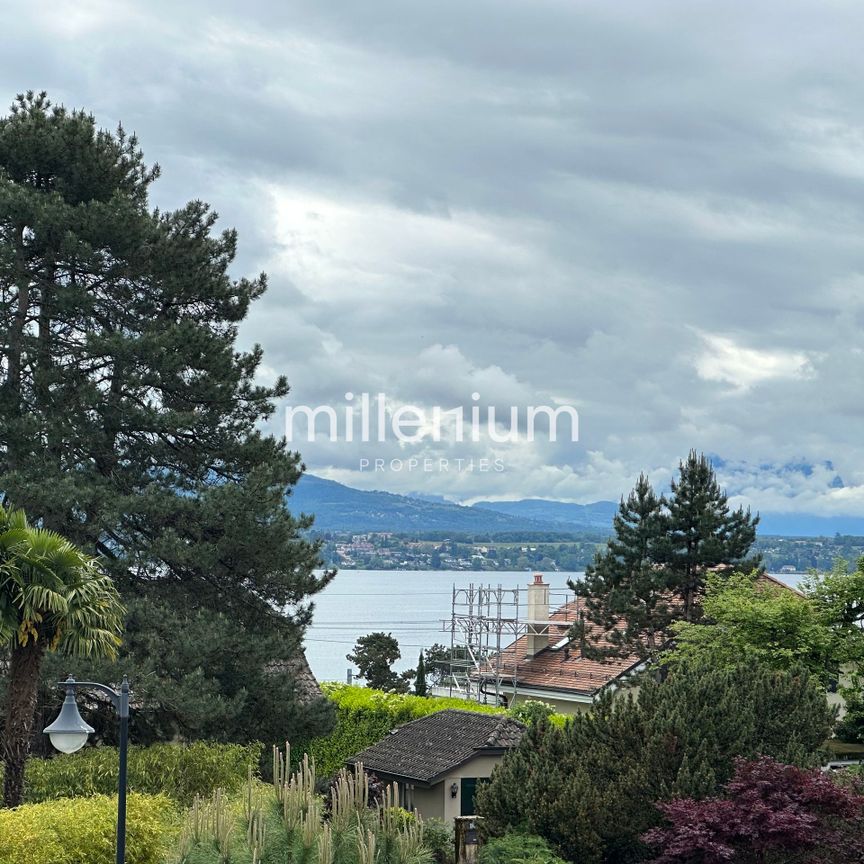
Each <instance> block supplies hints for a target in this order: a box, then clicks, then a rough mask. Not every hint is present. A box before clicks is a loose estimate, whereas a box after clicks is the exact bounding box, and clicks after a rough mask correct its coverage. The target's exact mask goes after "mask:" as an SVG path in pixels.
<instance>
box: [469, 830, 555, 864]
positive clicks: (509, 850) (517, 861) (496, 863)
mask: <svg viewBox="0 0 864 864" xmlns="http://www.w3.org/2000/svg"><path fill="white" fill-rule="evenodd" d="M480 864H566V862H565V861H563V860H562V859H561V858H559V857H558V856H557V855H556V854H555V853H554V852H553V851H552V849H551V848H550V847H549V844H548V843H547V842H546V841H545V840H544V839H543V838H542V837H536V836H534V835H532V834H505V835H504V836H503V837H496V838H494V839H492V840H490V841H489V842H488V843H486V845H485V846H483V847H482V848H481V850H480Z"/></svg>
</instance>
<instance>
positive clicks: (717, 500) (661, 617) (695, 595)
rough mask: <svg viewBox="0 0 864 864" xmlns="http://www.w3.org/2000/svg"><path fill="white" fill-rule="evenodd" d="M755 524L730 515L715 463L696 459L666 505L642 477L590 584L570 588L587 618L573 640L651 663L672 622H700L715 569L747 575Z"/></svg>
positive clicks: (591, 650) (683, 467)
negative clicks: (707, 582) (701, 604)
mask: <svg viewBox="0 0 864 864" xmlns="http://www.w3.org/2000/svg"><path fill="white" fill-rule="evenodd" d="M758 521H759V520H758V517H756V518H753V517H751V516H750V513H749V511H747V512H745V511H744V510H743V509H740V508H739V509H738V510H735V511H731V512H730V510H729V505H728V501H727V497H726V495H725V493H724V492H723V491H722V490H721V489H720V487H719V485H718V484H717V479H716V477H715V475H714V470H713V468H712V467H711V463H710V462H709V461H708V460H707V459H706V458H705V456H704V455H697V454H696V452H695V451H691V453H690V454H689V456H688V457H687V459H686V460H684V461H682V462H681V463H680V465H679V471H678V479H677V480H674V481H673V482H672V493H671V495H670V497H669V498H668V499H666V498H664V497H663V496H659V497H658V496H657V495H656V493H655V492H654V489H653V488H652V486H651V484H650V483H649V481H648V478H647V477H645V476H644V475H641V476H640V477H639V480H638V482H637V483H636V487H635V488H634V489H633V491H632V492H631V493H630V495H629V497H628V498H627V499H626V500H622V501H621V504H620V507H619V509H618V513H617V514H616V515H615V518H614V521H613V529H614V536H613V537H612V538H611V539H610V540H609V541H608V542H607V544H606V548H605V549H604V550H602V551H600V552H598V553H597V555H596V557H595V560H594V563H593V564H591V565H590V566H589V567H587V568H586V570H585V576H584V577H583V578H582V579H580V580H577V581H571V582H570V583H569V584H570V587H571V588H573V590H574V591H575V592H576V593H577V594H578V595H579V596H580V597H583V598H584V599H585V607H586V618H585V620H583V621H582V622H579V623H577V624H576V625H574V627H573V631H572V635H573V638H575V639H578V640H579V641H580V642H581V644H582V650H583V652H584V653H585V655H586V656H589V657H593V658H596V659H604V658H608V657H629V656H632V655H635V656H637V657H641V658H643V659H645V658H654V657H656V656H657V654H658V652H659V651H660V650H661V649H662V648H663V646H664V644H665V643H666V641H667V640H668V636H669V627H670V625H671V624H672V622H673V621H675V620H684V621H694V620H696V619H698V618H699V615H700V608H699V601H700V598H701V595H702V591H703V589H704V586H705V580H706V578H707V576H708V573H709V572H710V569H711V568H713V567H718V566H723V567H725V568H730V567H738V568H739V569H744V570H747V571H749V570H750V569H753V567H755V566H756V565H757V564H758V561H759V558H758V556H756V557H754V558H750V559H748V558H747V555H748V553H749V550H750V548H751V546H752V545H753V542H754V540H755V539H756V525H757V523H758Z"/></svg>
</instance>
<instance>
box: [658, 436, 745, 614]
mask: <svg viewBox="0 0 864 864" xmlns="http://www.w3.org/2000/svg"><path fill="white" fill-rule="evenodd" d="M668 508H669V525H668V530H669V544H668V554H667V557H666V561H665V564H666V567H667V569H668V571H669V575H670V583H671V585H672V587H673V590H674V591H675V593H676V594H677V595H678V597H679V598H680V599H681V602H682V610H681V618H682V619H683V620H684V621H692V620H693V619H694V618H696V617H698V615H699V608H698V601H699V596H700V594H701V592H702V590H703V589H704V587H705V580H706V579H707V577H708V571H709V569H710V568H712V567H718V566H724V567H727V568H729V569H730V570H732V569H735V570H739V571H742V572H745V573H749V572H750V571H751V570H753V569H755V568H756V567H757V566H758V565H759V562H760V560H761V558H760V557H759V556H758V555H757V556H752V557H749V558H748V555H749V553H750V549H751V548H752V546H753V543H754V541H755V540H756V526H757V525H758V524H759V517H758V516H755V517H754V516H751V515H750V510H749V508H748V509H747V510H746V511H745V510H744V508H743V507H739V508H738V509H737V510H734V511H731V512H730V509H729V501H728V498H727V496H726V494H725V492H723V490H722V489H721V488H720V485H719V484H718V483H717V477H716V475H715V473H714V469H713V467H712V466H711V463H710V462H709V461H708V459H707V458H706V456H705V454H704V453H700V454H697V453H696V451H695V450H691V451H690V454H689V455H688V456H687V459H686V460H684V461H682V462H681V464H680V465H679V469H678V479H677V480H673V481H672V494H671V495H670V497H669V502H668Z"/></svg>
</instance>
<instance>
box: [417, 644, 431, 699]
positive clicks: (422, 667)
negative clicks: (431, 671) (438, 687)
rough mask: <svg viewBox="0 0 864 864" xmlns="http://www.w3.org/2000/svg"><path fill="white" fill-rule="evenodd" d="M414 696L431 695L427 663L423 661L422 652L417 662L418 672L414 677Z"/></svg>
mask: <svg viewBox="0 0 864 864" xmlns="http://www.w3.org/2000/svg"><path fill="white" fill-rule="evenodd" d="M414 695H415V696H428V695H429V687H428V686H427V684H426V661H425V660H424V659H423V652H422V651H421V652H420V657H419V659H418V660H417V672H416V674H415V677H414Z"/></svg>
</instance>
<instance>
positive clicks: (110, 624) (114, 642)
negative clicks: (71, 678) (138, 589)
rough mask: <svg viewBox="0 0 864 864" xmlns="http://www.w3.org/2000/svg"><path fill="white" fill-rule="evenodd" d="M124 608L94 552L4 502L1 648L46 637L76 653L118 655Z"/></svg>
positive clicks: (0, 571)
mask: <svg viewBox="0 0 864 864" xmlns="http://www.w3.org/2000/svg"><path fill="white" fill-rule="evenodd" d="M123 613H124V610H123V606H122V605H121V603H120V598H119V596H118V594H117V589H116V588H115V586H114V584H113V583H112V581H111V579H110V578H109V577H108V576H106V575H105V573H103V572H102V570H101V568H100V566H99V562H98V561H97V560H96V559H95V558H93V557H91V556H90V555H86V554H84V553H83V552H82V551H81V550H80V549H77V548H76V547H75V546H74V545H73V544H72V543H70V542H69V541H68V540H66V539H65V538H64V537H61V536H60V535H59V534H57V533H56V532H54V531H48V530H46V529H44V528H33V527H31V525H30V523H29V522H28V520H27V516H26V515H25V513H24V511H23V510H12V509H10V508H8V507H0V648H2V647H11V648H12V649H13V650H14V649H15V648H18V647H24V646H27V645H28V643H30V642H34V643H35V642H38V641H40V640H41V641H42V642H43V644H45V645H46V646H47V647H48V648H49V649H51V650H58V651H60V652H61V653H63V654H67V655H71V656H87V655H91V654H96V655H99V654H103V655H114V654H116V653H117V646H118V645H119V644H120V633H121V632H122V629H123Z"/></svg>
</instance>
